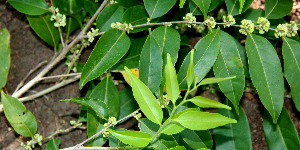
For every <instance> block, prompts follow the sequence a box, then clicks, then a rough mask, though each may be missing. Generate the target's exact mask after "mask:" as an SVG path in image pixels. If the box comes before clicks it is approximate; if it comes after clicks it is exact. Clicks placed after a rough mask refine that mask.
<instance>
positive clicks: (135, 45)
mask: <svg viewBox="0 0 300 150" xmlns="http://www.w3.org/2000/svg"><path fill="white" fill-rule="evenodd" d="M146 38H147V36H143V37H138V38H130V40H131V45H130V48H129V50H128V52H127V53H126V54H125V55H124V56H123V57H122V59H121V60H120V61H118V63H116V64H115V65H114V66H113V67H111V68H110V70H124V67H125V66H126V67H128V68H130V69H132V68H139V62H140V56H141V52H142V48H143V46H144V43H145V41H146Z"/></svg>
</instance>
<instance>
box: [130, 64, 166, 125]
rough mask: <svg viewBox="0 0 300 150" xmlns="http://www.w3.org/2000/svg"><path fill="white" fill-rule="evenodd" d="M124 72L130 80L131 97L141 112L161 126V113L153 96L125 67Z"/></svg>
mask: <svg viewBox="0 0 300 150" xmlns="http://www.w3.org/2000/svg"><path fill="white" fill-rule="evenodd" d="M125 70H126V72H127V73H128V75H129V77H130V79H131V85H132V91H133V96H134V98H135V100H136V101H137V102H138V104H139V106H140V108H141V110H142V112H143V113H144V114H145V116H146V117H147V118H148V119H149V120H151V121H152V122H154V123H157V124H161V122H162V118H163V112H162V109H161V107H160V106H159V104H158V102H157V100H156V98H155V96H154V95H153V94H152V92H151V91H150V89H149V88H148V87H147V86H146V85H145V84H144V83H143V82H142V81H140V80H139V79H138V78H136V77H135V76H134V75H133V74H132V73H131V71H130V70H129V69H128V68H127V67H125Z"/></svg>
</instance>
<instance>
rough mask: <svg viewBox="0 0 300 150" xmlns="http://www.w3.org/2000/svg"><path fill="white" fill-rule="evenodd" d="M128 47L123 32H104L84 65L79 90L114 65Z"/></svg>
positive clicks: (128, 44) (126, 37)
mask: <svg viewBox="0 0 300 150" xmlns="http://www.w3.org/2000/svg"><path fill="white" fill-rule="evenodd" d="M129 47H130V39H129V37H128V36H127V34H126V33H125V32H123V31H120V30H118V29H110V30H108V31H106V32H105V33H104V34H103V35H102V36H101V37H100V39H99V40H98V42H97V44H96V46H95V48H94V50H93V52H92V53H91V55H90V57H89V59H88V61H87V62H86V64H85V65H84V68H83V70H82V74H81V77H80V82H79V88H80V89H81V88H82V87H83V86H84V85H85V84H86V83H87V82H88V81H91V80H93V79H95V78H97V77H99V76H100V75H101V74H103V73H104V72H105V71H107V70H108V69H109V68H110V67H112V66H113V65H114V64H116V63H117V62H118V61H119V60H120V59H121V58H122V57H123V56H124V55H125V54H126V53H127V51H128V49H129Z"/></svg>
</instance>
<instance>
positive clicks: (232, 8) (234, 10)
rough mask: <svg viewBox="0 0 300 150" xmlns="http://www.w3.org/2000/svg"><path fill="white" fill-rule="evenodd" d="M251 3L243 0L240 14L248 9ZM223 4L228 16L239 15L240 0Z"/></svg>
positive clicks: (226, 0)
mask: <svg viewBox="0 0 300 150" xmlns="http://www.w3.org/2000/svg"><path fill="white" fill-rule="evenodd" d="M252 2H253V0H245V3H244V6H243V10H242V12H245V11H246V10H247V9H248V8H249V7H250V5H251V4H252ZM225 3H226V6H227V10H228V14H229V15H232V16H235V15H238V14H240V13H239V12H240V6H241V4H240V0H225Z"/></svg>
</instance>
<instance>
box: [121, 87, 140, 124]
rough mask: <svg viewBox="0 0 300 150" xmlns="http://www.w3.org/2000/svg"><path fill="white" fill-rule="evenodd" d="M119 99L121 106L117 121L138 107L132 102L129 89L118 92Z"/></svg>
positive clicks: (132, 98)
mask: <svg viewBox="0 0 300 150" xmlns="http://www.w3.org/2000/svg"><path fill="white" fill-rule="evenodd" d="M120 99H121V105H120V114H119V118H118V120H120V119H122V118H124V117H126V116H127V115H129V114H131V113H132V112H134V111H136V110H137V109H138V108H139V105H138V104H137V103H136V101H135V100H134V97H133V93H132V89H131V87H127V88H125V89H124V90H122V91H121V92H120Z"/></svg>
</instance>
